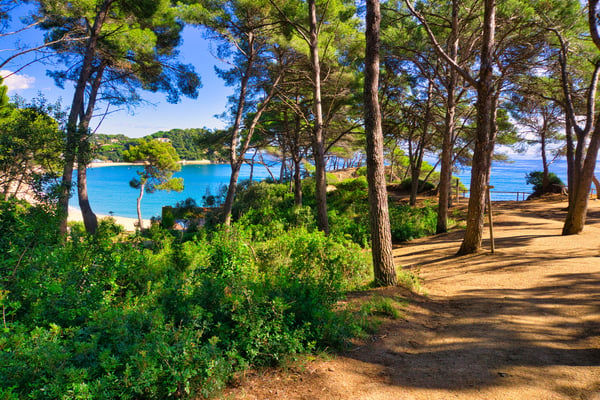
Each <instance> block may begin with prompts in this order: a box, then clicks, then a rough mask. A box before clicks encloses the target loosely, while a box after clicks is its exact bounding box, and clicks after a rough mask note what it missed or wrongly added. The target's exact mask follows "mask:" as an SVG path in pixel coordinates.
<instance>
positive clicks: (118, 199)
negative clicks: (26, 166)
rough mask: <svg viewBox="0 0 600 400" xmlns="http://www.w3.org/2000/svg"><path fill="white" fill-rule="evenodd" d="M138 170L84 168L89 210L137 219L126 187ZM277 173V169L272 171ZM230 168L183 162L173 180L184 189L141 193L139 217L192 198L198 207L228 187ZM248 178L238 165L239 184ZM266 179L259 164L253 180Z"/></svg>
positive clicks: (134, 193) (127, 166) (134, 191)
mask: <svg viewBox="0 0 600 400" xmlns="http://www.w3.org/2000/svg"><path fill="white" fill-rule="evenodd" d="M139 168H140V167H139V166H137V165H135V164H125V163H123V164H121V163H119V165H103V166H101V167H100V166H95V167H92V168H88V171H87V179H88V195H89V199H90V203H91V206H92V210H94V212H95V213H97V214H100V215H115V216H120V217H127V218H137V212H136V200H137V196H138V195H139V191H138V190H137V189H133V188H132V187H130V186H129V182H130V181H131V179H132V178H134V177H136V176H137V174H136V171H137V170H138V169H139ZM272 172H273V173H278V172H279V171H278V170H273V171H272ZM230 174H231V167H230V166H229V164H206V163H201V164H196V163H192V162H190V163H186V164H183V165H182V167H181V171H179V172H177V173H175V175H174V176H175V177H178V178H183V181H184V186H185V187H184V190H183V191H182V192H180V193H177V192H164V191H159V192H154V193H145V194H144V198H143V199H142V216H143V217H144V219H147V218H151V217H156V216H160V214H161V210H162V207H163V206H169V205H175V204H176V203H177V202H179V201H182V200H185V199H188V198H190V197H191V198H193V199H194V200H196V202H197V203H198V204H199V205H201V204H202V196H206V195H207V194H211V195H216V194H217V193H218V192H219V190H220V188H222V187H223V185H227V184H229V177H230ZM249 177H250V166H248V165H244V166H242V170H241V172H240V181H242V180H244V179H248V178H249ZM268 177H270V175H269V172H268V171H267V169H266V168H265V167H263V166H262V165H255V166H254V172H253V180H256V181H261V180H264V179H266V178H268ZM71 205H72V206H73V207H75V208H77V207H78V204H77V198H76V196H74V197H73V198H72V199H71Z"/></svg>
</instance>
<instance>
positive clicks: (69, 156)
mask: <svg viewBox="0 0 600 400" xmlns="http://www.w3.org/2000/svg"><path fill="white" fill-rule="evenodd" d="M113 1H114V0H104V1H103V2H102V5H101V7H100V9H99V11H98V14H97V15H96V19H95V20H94V25H93V26H92V29H91V32H90V37H89V39H88V41H87V44H86V50H85V54H84V57H83V64H82V67H81V73H80V74H79V79H78V80H77V85H76V87H75V93H74V94H73V101H72V103H71V111H70V113H69V117H68V120H67V137H66V143H65V150H64V159H65V166H64V168H63V176H62V183H61V192H60V197H59V202H58V205H59V211H60V213H61V222H60V232H61V234H62V235H63V236H64V235H66V234H67V217H68V215H69V198H70V197H71V188H72V186H73V169H74V163H75V158H76V155H77V147H78V142H79V137H80V135H81V134H85V132H81V130H80V127H79V124H78V120H79V116H80V114H81V110H83V109H84V107H85V91H86V86H87V84H88V82H89V79H90V76H91V74H92V67H93V66H92V63H93V61H94V58H95V56H96V47H97V44H98V39H99V37H100V32H101V30H102V26H103V25H104V21H105V19H106V17H107V15H108V10H109V9H110V6H111V5H112V3H113Z"/></svg>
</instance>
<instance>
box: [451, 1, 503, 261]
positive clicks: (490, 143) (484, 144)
mask: <svg viewBox="0 0 600 400" xmlns="http://www.w3.org/2000/svg"><path fill="white" fill-rule="evenodd" d="M483 24H484V25H483V41H482V48H481V65H480V67H479V79H478V81H477V104H476V109H477V130H476V138H475V150H474V153H473V163H472V167H471V188H470V197H469V211H468V214H467V228H466V231H465V237H464V239H463V242H462V244H461V247H460V249H459V250H458V253H457V254H458V255H465V254H472V253H475V252H477V251H479V249H480V248H481V240H482V235H483V224H484V211H485V193H486V187H487V185H488V183H489V174H490V169H491V159H492V153H493V151H494V144H495V139H496V99H495V93H494V87H493V83H494V82H493V65H492V62H493V59H492V57H493V49H494V43H495V30H496V3H495V1H494V0H485V3H484V22H483Z"/></svg>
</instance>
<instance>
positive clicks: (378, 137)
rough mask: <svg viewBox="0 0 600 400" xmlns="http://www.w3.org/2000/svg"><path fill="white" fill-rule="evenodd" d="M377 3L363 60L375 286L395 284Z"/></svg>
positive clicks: (370, 0) (370, 1)
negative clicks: (383, 125)
mask: <svg viewBox="0 0 600 400" xmlns="http://www.w3.org/2000/svg"><path fill="white" fill-rule="evenodd" d="M379 7H380V6H379V0H367V16H366V33H365V35H366V42H367V46H366V56H365V89H364V102H365V106H364V107H365V111H364V112H365V133H366V138H367V178H368V182H369V222H370V225H371V243H372V250H371V252H372V255H373V272H374V275H375V284H376V285H378V286H393V285H396V283H397V277H396V268H395V266H394V257H393V254H392V235H391V231H390V219H389V211H388V198H387V188H386V181H385V165H384V159H383V133H382V127H381V111H380V107H379V97H378V89H379V24H380V21H381V14H380V9H379Z"/></svg>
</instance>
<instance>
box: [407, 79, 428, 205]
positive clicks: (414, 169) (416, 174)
mask: <svg viewBox="0 0 600 400" xmlns="http://www.w3.org/2000/svg"><path fill="white" fill-rule="evenodd" d="M432 97H433V81H432V80H431V79H430V80H429V85H428V88H427V103H426V105H425V116H424V118H423V126H422V130H421V136H420V137H419V142H418V143H417V150H416V154H414V157H413V160H412V161H413V162H412V166H411V169H410V171H411V182H410V199H409V204H410V205H411V206H414V205H416V204H417V194H418V193H419V189H420V186H421V185H420V183H419V178H420V177H421V168H422V167H423V156H424V155H425V146H426V144H427V134H428V133H429V126H430V123H431V108H432V106H431V101H432Z"/></svg>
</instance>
